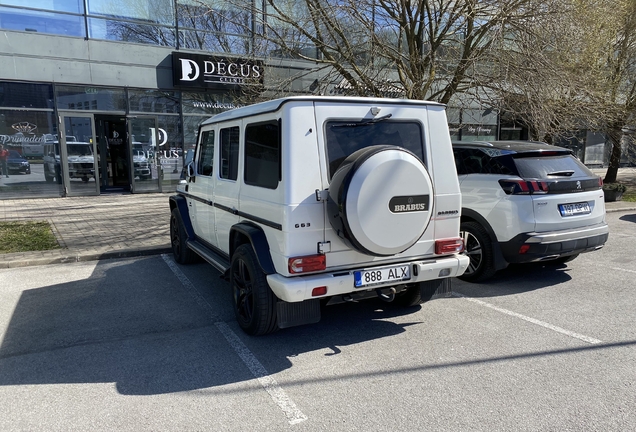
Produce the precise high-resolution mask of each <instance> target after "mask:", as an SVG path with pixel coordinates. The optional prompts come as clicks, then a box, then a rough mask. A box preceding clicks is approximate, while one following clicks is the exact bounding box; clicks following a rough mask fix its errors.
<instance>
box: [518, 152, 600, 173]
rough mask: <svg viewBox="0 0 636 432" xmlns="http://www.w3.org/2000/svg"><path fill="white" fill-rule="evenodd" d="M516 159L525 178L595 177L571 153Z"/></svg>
mask: <svg viewBox="0 0 636 432" xmlns="http://www.w3.org/2000/svg"><path fill="white" fill-rule="evenodd" d="M514 161H515V165H516V166H517V170H518V171H519V176H520V177H523V178H539V179H546V178H551V177H555V176H556V177H565V178H582V177H595V175H594V174H593V173H592V171H590V170H589V169H588V168H587V167H586V166H585V165H583V164H582V163H581V162H579V161H578V160H577V159H576V158H575V157H573V156H569V155H560V156H536V157H534V156H533V157H516V158H514Z"/></svg>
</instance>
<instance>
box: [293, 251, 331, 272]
mask: <svg viewBox="0 0 636 432" xmlns="http://www.w3.org/2000/svg"><path fill="white" fill-rule="evenodd" d="M287 266H288V268H289V273H292V274H298V273H307V272H315V271H321V270H325V269H326V268H327V259H326V257H325V256H324V255H307V256H301V257H293V258H290V259H289V260H288V261H287Z"/></svg>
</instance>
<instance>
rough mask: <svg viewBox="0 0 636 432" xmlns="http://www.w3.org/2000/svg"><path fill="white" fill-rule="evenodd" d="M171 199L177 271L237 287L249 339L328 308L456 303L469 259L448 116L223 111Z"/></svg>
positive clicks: (321, 101) (299, 101) (405, 110)
mask: <svg viewBox="0 0 636 432" xmlns="http://www.w3.org/2000/svg"><path fill="white" fill-rule="evenodd" d="M185 169H186V176H185V181H183V182H182V184H180V185H179V187H178V188H177V193H176V195H173V196H171V197H170V210H171V219H170V237H171V243H172V250H173V253H174V256H175V260H176V261H177V262H178V263H181V264H186V263H190V262H193V261H194V260H195V259H196V258H197V256H200V257H202V258H203V259H205V260H206V261H207V262H209V263H210V264H212V265H213V266H214V267H216V268H217V269H218V270H219V271H221V272H222V273H223V274H224V275H225V276H226V277H227V278H228V279H229V281H230V284H231V287H232V291H233V304H234V310H235V313H236V318H237V321H238V323H239V325H240V326H241V328H242V329H243V330H244V331H245V332H246V333H248V334H252V335H261V334H266V333H270V332H272V331H275V330H277V329H279V328H286V327H291V326H296V325H301V324H309V323H315V322H317V321H319V320H320V306H321V303H323V304H334V303H340V302H346V301H356V300H360V299H365V298H371V297H380V298H381V299H383V300H385V301H390V302H395V303H398V304H400V305H404V306H412V305H416V304H419V303H421V302H422V301H425V300H428V299H430V298H431V297H432V296H433V295H436V296H439V295H440V294H450V278H452V277H455V276H460V275H461V274H462V273H463V272H464V271H465V270H466V268H467V266H468V263H469V259H468V257H467V256H465V255H463V254H462V251H463V241H462V239H461V238H460V236H459V224H460V211H461V194H460V189H459V182H458V180H457V172H456V169H455V162H454V159H453V152H452V147H451V141H450V135H449V132H448V126H447V123H446V113H445V107H444V106H443V105H441V104H438V103H433V102H424V101H412V100H403V99H374V98H350V97H313V96H298V97H289V98H284V99H276V100H272V101H268V102H263V103H259V104H256V105H251V106H246V107H242V108H238V109H234V110H231V111H227V112H224V113H221V114H218V115H216V116H214V117H212V118H210V119H209V120H207V121H205V122H204V123H203V124H202V125H201V126H200V129H199V134H198V142H197V145H196V149H195V155H194V160H193V161H192V162H191V163H189V164H188V165H187V166H186V168H185Z"/></svg>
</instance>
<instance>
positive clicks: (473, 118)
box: [448, 108, 499, 141]
mask: <svg viewBox="0 0 636 432" xmlns="http://www.w3.org/2000/svg"><path fill="white" fill-rule="evenodd" d="M448 124H449V128H450V132H451V139H452V140H453V141H492V140H496V139H497V134H498V132H499V131H498V113H497V112H496V111H493V110H491V109H487V110H483V109H473V108H461V109H460V108H449V109H448Z"/></svg>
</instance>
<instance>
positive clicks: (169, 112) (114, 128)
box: [0, 82, 240, 199]
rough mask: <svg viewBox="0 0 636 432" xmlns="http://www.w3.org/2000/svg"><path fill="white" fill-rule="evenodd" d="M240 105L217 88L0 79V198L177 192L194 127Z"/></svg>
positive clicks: (194, 132) (191, 146)
mask: <svg viewBox="0 0 636 432" xmlns="http://www.w3.org/2000/svg"><path fill="white" fill-rule="evenodd" d="M238 106H240V104H238V103H237V102H235V100H234V99H233V96H232V95H231V94H229V93H223V92H218V91H207V92H205V91H203V92H180V91H175V90H151V89H130V88H116V87H99V86H79V85H60V84H58V85H55V86H54V85H52V84H36V83H19V82H0V144H3V146H4V148H5V149H7V150H10V151H11V156H10V158H9V161H8V171H9V172H8V175H9V177H8V178H7V177H6V176H5V173H4V172H3V173H2V179H0V199H3V198H4V199H11V198H23V197H55V196H65V195H69V196H71V195H91V194H99V193H108V192H117V191H131V192H135V193H139V192H159V191H164V192H165V191H172V190H175V189H176V187H177V185H178V184H179V181H180V179H181V172H182V170H183V164H184V156H185V154H186V153H187V151H188V150H191V149H194V146H195V143H196V133H197V130H198V126H199V125H200V124H201V123H202V122H203V121H205V120H207V119H208V118H209V117H210V116H212V115H214V114H218V113H220V112H223V111H227V110H228V109H232V108H236V107H238ZM59 129H61V131H60V130H59ZM1 168H2V166H1V165H0V169H1Z"/></svg>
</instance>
